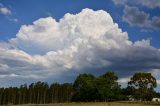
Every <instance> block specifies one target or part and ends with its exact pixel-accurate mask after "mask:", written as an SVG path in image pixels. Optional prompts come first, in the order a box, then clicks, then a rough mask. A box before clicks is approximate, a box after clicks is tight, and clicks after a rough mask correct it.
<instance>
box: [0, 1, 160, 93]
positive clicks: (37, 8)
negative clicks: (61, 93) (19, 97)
mask: <svg viewBox="0 0 160 106" xmlns="http://www.w3.org/2000/svg"><path fill="white" fill-rule="evenodd" d="M159 11H160V1H158V0H154V2H151V1H150V0H146V1H144V0H139V1H138V0H133V2H130V1H129V0H121V1H120V0H102V1H101V2H98V0H95V1H92V0H88V1H81V0H77V1H74V0H69V1H58V0H55V1H52V0H39V1H33V0H28V1H24V0H21V1H18V0H17V2H15V1H10V0H0V84H1V85H0V87H9V86H17V87H18V86H20V85H22V84H25V83H26V84H30V83H32V82H37V81H44V82H48V83H52V82H60V83H64V82H73V81H74V80H75V78H76V76H77V75H79V74H81V73H92V74H94V75H96V76H98V75H100V74H103V73H104V72H106V71H110V70H111V71H114V72H115V73H116V74H117V75H118V76H119V83H120V84H121V85H122V86H125V85H126V84H127V81H128V80H129V78H130V77H131V76H132V75H133V74H134V73H136V72H150V73H152V75H153V76H154V77H155V78H156V79H157V84H158V86H157V88H156V91H158V92H160V86H159V85H160V42H159V40H160V15H159V13H158V12H159Z"/></svg>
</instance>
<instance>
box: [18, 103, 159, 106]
mask: <svg viewBox="0 0 160 106" xmlns="http://www.w3.org/2000/svg"><path fill="white" fill-rule="evenodd" d="M15 106H160V103H151V102H150V103H133V102H130V103H129V102H127V103H126V102H100V103H55V104H38V105H37V104H25V105H15Z"/></svg>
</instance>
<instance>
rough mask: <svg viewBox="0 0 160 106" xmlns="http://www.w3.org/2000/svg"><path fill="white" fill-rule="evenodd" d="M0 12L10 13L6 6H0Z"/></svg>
mask: <svg viewBox="0 0 160 106" xmlns="http://www.w3.org/2000/svg"><path fill="white" fill-rule="evenodd" d="M0 14H3V15H11V14H12V12H11V11H10V10H9V9H8V8H6V7H0Z"/></svg>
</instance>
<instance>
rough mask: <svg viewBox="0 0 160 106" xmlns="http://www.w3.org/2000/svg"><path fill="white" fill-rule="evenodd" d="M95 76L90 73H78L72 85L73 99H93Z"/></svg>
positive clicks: (94, 94)
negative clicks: (73, 90)
mask: <svg viewBox="0 0 160 106" xmlns="http://www.w3.org/2000/svg"><path fill="white" fill-rule="evenodd" d="M95 80H96V77H95V76H94V75H92V74H80V75H79V76H78V77H77V78H76V80H75V82H74V84H73V87H74V89H75V93H74V96H73V99H74V100H75V101H93V100H95V99H96V94H97V92H96V88H95Z"/></svg>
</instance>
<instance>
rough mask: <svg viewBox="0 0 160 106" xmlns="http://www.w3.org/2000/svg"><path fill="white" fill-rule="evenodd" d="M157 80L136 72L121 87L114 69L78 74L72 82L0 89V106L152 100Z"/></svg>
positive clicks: (40, 83)
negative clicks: (99, 72) (130, 99)
mask: <svg viewBox="0 0 160 106" xmlns="http://www.w3.org/2000/svg"><path fill="white" fill-rule="evenodd" d="M156 86H157V83H156V79H155V78H154V77H153V76H152V75H151V73H135V74H134V75H133V76H132V77H131V79H130V81H129V82H128V86H127V87H126V88H121V85H119V83H118V77H117V75H116V74H115V73H114V72H106V73H105V74H103V75H101V76H98V77H96V76H94V75H93V74H80V75H79V76H77V78H76V80H75V81H74V83H73V84H72V83H64V84H59V83H52V84H51V85H49V84H48V83H46V82H40V81H39V82H36V83H32V84H30V85H29V86H27V84H24V85H21V86H20V87H9V88H0V105H4V104H28V103H31V104H46V103H62V102H72V101H75V102H79V101H82V102H91V101H95V102H100V101H118V100H129V98H134V99H136V100H143V101H144V100H151V99H152V98H153V97H160V94H159V93H157V92H155V91H154V88H156Z"/></svg>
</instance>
